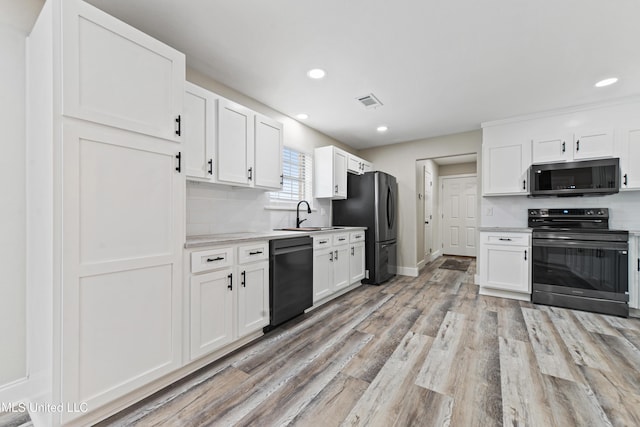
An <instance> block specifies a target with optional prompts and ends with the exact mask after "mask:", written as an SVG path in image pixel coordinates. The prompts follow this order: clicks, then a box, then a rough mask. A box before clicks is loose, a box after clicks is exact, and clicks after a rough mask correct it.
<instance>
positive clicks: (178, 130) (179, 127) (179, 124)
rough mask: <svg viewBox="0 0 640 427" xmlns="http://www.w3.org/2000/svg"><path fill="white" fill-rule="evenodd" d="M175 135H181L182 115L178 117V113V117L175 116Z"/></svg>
mask: <svg viewBox="0 0 640 427" xmlns="http://www.w3.org/2000/svg"><path fill="white" fill-rule="evenodd" d="M176 125H178V126H177V128H176V135H178V136H181V135H182V117H180V115H178V117H176Z"/></svg>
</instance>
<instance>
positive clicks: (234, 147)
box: [215, 99, 255, 186]
mask: <svg viewBox="0 0 640 427" xmlns="http://www.w3.org/2000/svg"><path fill="white" fill-rule="evenodd" d="M254 115H255V113H254V112H253V111H251V110H249V109H248V108H246V107H243V106H242V105H239V104H236V103H235V102H231V101H229V100H226V99H220V100H219V101H218V138H217V145H218V149H217V152H218V156H217V159H215V161H216V162H217V165H216V166H217V167H216V169H217V174H218V175H217V180H218V181H219V182H221V183H225V184H234V185H241V186H250V185H251V184H252V183H253V177H254V170H253V168H254V166H253V155H254V144H253V141H254V135H253V127H254V123H253V122H254Z"/></svg>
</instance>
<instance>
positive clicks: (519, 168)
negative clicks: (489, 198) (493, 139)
mask: <svg viewBox="0 0 640 427" xmlns="http://www.w3.org/2000/svg"><path fill="white" fill-rule="evenodd" d="M530 165H531V148H530V145H529V144H528V143H514V144H511V145H503V146H496V147H492V146H484V147H483V149H482V193H483V195H506V194H527V193H528V192H529V190H528V188H529V186H528V182H527V181H528V178H527V171H528V168H529V166H530Z"/></svg>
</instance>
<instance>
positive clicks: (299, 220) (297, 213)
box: [296, 200, 311, 228]
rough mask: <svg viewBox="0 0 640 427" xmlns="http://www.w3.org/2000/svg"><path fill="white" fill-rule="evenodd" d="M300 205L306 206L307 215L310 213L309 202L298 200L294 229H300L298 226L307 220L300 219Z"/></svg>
mask: <svg viewBox="0 0 640 427" xmlns="http://www.w3.org/2000/svg"><path fill="white" fill-rule="evenodd" d="M302 203H306V204H307V213H311V206H309V202H307V201H306V200H300V201H299V202H298V206H296V228H300V224H302V223H303V222H304V221H306V220H307V218H305V219H303V220H301V219H300V205H301V204H302Z"/></svg>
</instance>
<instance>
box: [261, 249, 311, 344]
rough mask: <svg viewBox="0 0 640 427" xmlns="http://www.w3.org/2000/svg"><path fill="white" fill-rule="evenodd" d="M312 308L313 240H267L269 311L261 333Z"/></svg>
mask: <svg viewBox="0 0 640 427" xmlns="http://www.w3.org/2000/svg"><path fill="white" fill-rule="evenodd" d="M312 305H313V239H312V238H311V237H308V236H305V237H294V238H290V239H276V240H271V241H269V311H270V316H269V318H270V322H269V326H267V327H266V328H265V331H268V330H271V329H273V328H274V327H275V326H277V325H279V324H281V323H283V322H286V321H287V320H289V319H291V318H293V317H295V316H297V315H299V314H302V313H304V311H305V310H306V309H307V308H309V307H311V306H312Z"/></svg>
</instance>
